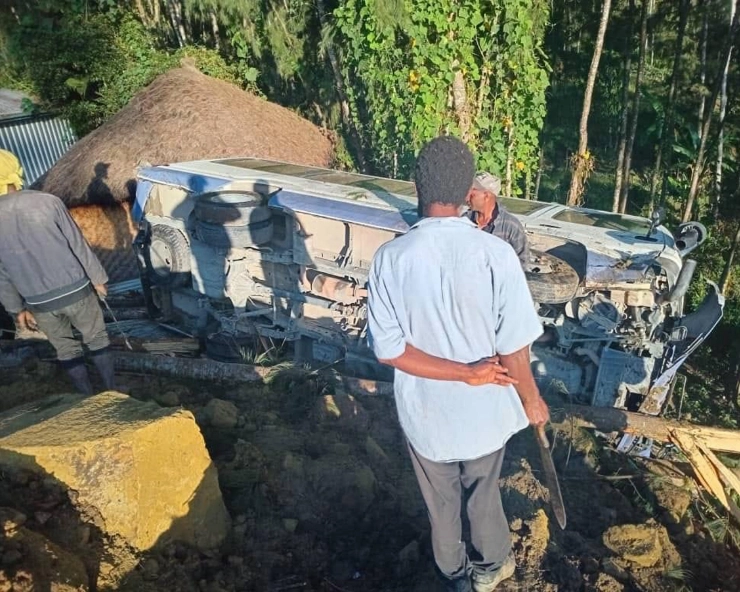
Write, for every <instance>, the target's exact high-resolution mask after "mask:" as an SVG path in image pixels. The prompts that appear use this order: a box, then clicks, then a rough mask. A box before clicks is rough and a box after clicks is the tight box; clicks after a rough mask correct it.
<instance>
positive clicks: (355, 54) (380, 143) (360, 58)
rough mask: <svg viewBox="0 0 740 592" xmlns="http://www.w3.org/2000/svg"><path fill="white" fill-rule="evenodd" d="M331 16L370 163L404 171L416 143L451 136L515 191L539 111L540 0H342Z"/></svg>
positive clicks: (528, 162) (530, 159) (544, 6)
mask: <svg viewBox="0 0 740 592" xmlns="http://www.w3.org/2000/svg"><path fill="white" fill-rule="evenodd" d="M334 15H335V17H336V21H337V31H338V33H339V35H340V36H341V44H339V45H341V47H342V64H343V68H344V75H345V80H346V85H347V89H348V95H349V98H350V102H351V104H352V111H353V114H354V116H355V117H356V118H357V122H358V123H357V126H358V128H360V129H363V130H365V134H366V141H367V147H368V155H369V159H370V161H371V162H372V164H373V168H374V170H376V171H378V172H383V173H386V174H390V175H394V176H395V175H403V176H406V175H408V173H409V171H410V166H411V164H412V162H413V158H414V154H415V152H416V150H417V149H418V147H419V146H420V145H421V144H422V143H423V142H425V141H426V140H428V139H430V138H432V137H434V136H436V135H437V134H439V133H442V132H446V133H454V134H458V135H460V136H461V137H463V138H464V139H465V140H466V141H467V142H468V143H469V144H470V145H471V147H473V148H474V149H475V152H476V154H477V155H478V159H479V166H480V167H481V168H485V169H487V170H490V171H492V172H494V173H496V174H498V175H501V176H502V178H503V179H504V181H505V187H506V191H507V192H508V193H510V194H516V193H520V192H521V190H522V187H523V185H524V184H525V183H527V180H528V179H529V178H530V176H529V172H530V171H532V170H535V169H536V166H537V161H538V145H539V132H540V129H541V126H542V122H543V119H544V116H545V90H546V88H547V85H548V67H547V62H546V59H545V56H544V54H543V51H542V42H543V36H544V31H545V25H546V23H547V18H548V3H547V2H545V1H542V0H536V1H534V2H533V1H531V0H467V1H465V2H451V1H449V0H422V1H420V2H410V1H408V0H406V1H397V0H380V1H378V0H347V1H346V2H341V3H340V4H339V6H338V7H337V9H336V10H335V12H334Z"/></svg>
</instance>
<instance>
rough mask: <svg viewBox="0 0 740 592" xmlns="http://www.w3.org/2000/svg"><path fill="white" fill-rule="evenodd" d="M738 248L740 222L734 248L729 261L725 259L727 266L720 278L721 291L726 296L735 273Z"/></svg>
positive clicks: (729, 254) (728, 258)
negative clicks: (734, 267)
mask: <svg viewBox="0 0 740 592" xmlns="http://www.w3.org/2000/svg"><path fill="white" fill-rule="evenodd" d="M738 248H740V222H738V225H737V231H736V232H735V238H734V239H733V241H732V246H731V247H730V250H729V252H728V253H727V259H725V265H724V267H723V268H722V275H721V276H720V278H719V291H720V292H721V293H722V294H726V293H727V289H728V288H729V287H730V278H731V277H732V271H733V267H732V266H733V264H734V263H735V257H736V255H737V251H738Z"/></svg>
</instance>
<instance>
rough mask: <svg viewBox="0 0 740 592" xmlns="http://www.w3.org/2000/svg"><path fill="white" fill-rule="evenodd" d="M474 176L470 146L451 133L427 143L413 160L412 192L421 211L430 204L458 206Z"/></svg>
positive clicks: (463, 200)
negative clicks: (414, 165)
mask: <svg viewBox="0 0 740 592" xmlns="http://www.w3.org/2000/svg"><path fill="white" fill-rule="evenodd" d="M474 176H475V159H474V158H473V154H472V153H471V152H470V149H469V148H468V147H467V146H466V145H465V144H464V143H463V142H461V141H460V140H458V139H457V138H454V137H452V136H439V137H437V138H434V140H432V141H431V142H428V143H427V144H426V145H425V146H424V147H423V148H422V149H421V151H420V152H419V156H418V157H417V159H416V172H415V174H414V180H415V182H416V195H417V196H418V198H419V209H420V211H421V212H424V211H425V210H426V209H427V208H428V207H429V206H430V205H431V204H433V203H439V204H446V205H455V206H462V205H463V204H464V203H465V198H466V196H467V195H468V191H470V188H471V187H472V185H473V177H474Z"/></svg>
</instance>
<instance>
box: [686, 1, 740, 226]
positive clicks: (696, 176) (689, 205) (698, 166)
mask: <svg viewBox="0 0 740 592" xmlns="http://www.w3.org/2000/svg"><path fill="white" fill-rule="evenodd" d="M732 2H733V18H732V23H731V25H730V34H729V35H728V37H727V42H726V43H725V47H724V50H723V52H722V59H721V60H720V64H722V66H723V70H722V72H720V73H719V75H718V76H717V80H716V81H715V83H714V85H713V86H714V88H713V89H712V96H711V97H710V99H709V102H708V103H707V110H706V113H705V115H704V121H703V123H702V126H701V127H702V131H701V140H700V141H699V151H698V152H697V154H696V159H695V160H694V166H693V168H692V170H691V184H690V185H689V194H688V196H687V197H686V207H685V208H684V211H683V216H682V217H681V221H682V222H688V221H689V220H691V215H692V213H693V210H694V202H695V201H696V195H697V193H698V192H699V181H700V180H701V176H702V174H703V173H704V164H705V162H704V156H705V153H706V149H707V141H708V138H709V130H710V129H711V126H712V115H713V112H714V106H715V104H716V103H717V97H718V96H719V93H720V90H721V88H722V81H723V80H725V76H724V72H725V70H724V69H725V68H726V67H728V66H727V64H729V62H730V58H731V56H732V48H733V44H734V42H735V35H736V34H737V28H738V21H737V14H738V13H737V5H738V4H739V3H740V0H732Z"/></svg>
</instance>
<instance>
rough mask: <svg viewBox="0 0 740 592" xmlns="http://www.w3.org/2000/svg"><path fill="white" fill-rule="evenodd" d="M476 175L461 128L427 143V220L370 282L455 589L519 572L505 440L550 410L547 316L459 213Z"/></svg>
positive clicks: (466, 590) (513, 269) (437, 544)
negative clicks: (466, 533) (536, 370)
mask: <svg viewBox="0 0 740 592" xmlns="http://www.w3.org/2000/svg"><path fill="white" fill-rule="evenodd" d="M474 175H475V163H474V159H473V155H472V154H471V152H470V150H468V148H467V146H465V144H463V143H462V142H460V141H459V140H457V139H456V138H452V137H448V136H443V137H439V138H436V139H435V140H432V141H431V142H429V143H428V144H427V145H426V146H424V148H423V149H422V150H421V152H420V153H419V157H418V160H417V163H416V175H415V177H416V178H415V181H416V188H417V195H418V198H419V209H420V213H421V215H422V219H421V220H420V221H419V222H418V223H417V224H415V225H414V226H413V227H412V228H411V229H410V230H409V232H408V233H406V234H405V235H404V236H401V237H399V238H397V239H395V240H393V241H391V242H390V243H387V244H385V245H383V246H382V247H381V248H380V249H379V250H378V252H377V253H376V255H375V258H374V259H373V263H372V266H371V270H370V277H369V280H368V291H369V306H368V308H369V312H368V321H369V329H370V331H369V333H370V341H371V344H372V347H373V350H374V352H375V355H376V356H377V358H378V359H379V360H380V361H381V362H383V363H385V364H388V365H390V366H392V367H394V368H395V380H394V391H395V398H396V405H397V408H398V416H399V420H400V422H401V426H402V428H403V431H404V433H405V435H406V438H407V440H408V445H409V451H410V453H411V460H412V463H413V466H414V470H415V472H416V476H417V478H418V481H419V485H420V488H421V492H422V495H423V497H424V501H425V502H426V505H427V509H428V510H429V517H430V521H431V525H432V544H433V549H434V557H435V561H436V563H437V566H438V567H439V569H440V571H441V572H442V575H443V576H444V578H445V580H446V582H447V585H448V589H449V590H451V591H454V592H470V591H471V590H475V592H488V591H490V590H493V589H494V588H495V587H496V586H497V585H498V583H499V582H501V581H502V580H504V579H506V578H509V577H511V576H512V575H513V573H514V568H515V565H514V560H513V557H512V556H511V541H510V536H509V528H508V524H507V521H506V517H505V515H504V512H503V508H502V506H501V496H500V492H499V488H498V477H499V473H500V470H501V464H502V461H503V455H504V446H505V444H506V442H507V440H508V439H509V438H510V437H511V436H512V435H514V434H515V433H517V432H518V431H520V430H522V429H524V428H525V427H527V425H529V424H530V423H531V424H534V425H540V424H544V423H545V422H546V421H547V420H548V418H549V415H548V410H547V405H546V404H545V402H544V401H543V400H542V398H541V397H540V394H539V391H538V390H537V387H536V385H535V382H534V378H533V376H532V372H531V369H530V361H529V348H530V345H531V343H532V342H533V341H534V340H535V339H536V338H537V337H539V336H540V335H541V333H542V326H541V325H540V322H539V319H538V318H537V314H536V312H535V309H534V305H533V303H532V297H531V295H530V293H529V289H528V288H527V283H526V280H525V278H524V273H523V271H522V268H521V265H520V263H519V260H518V259H517V256H516V254H515V253H514V250H513V249H512V248H511V246H510V245H508V244H506V243H505V242H504V241H502V240H501V239H499V238H497V237H495V236H493V235H490V234H488V233H485V232H480V231H479V230H478V228H477V227H476V225H475V224H474V223H473V222H471V221H470V220H469V219H467V218H465V217H460V212H461V210H462V208H463V206H464V205H465V203H466V198H467V197H468V193H469V192H470V190H471V187H472V185H473V177H474ZM465 493H467V505H466V510H467V515H468V518H469V520H470V529H471V543H472V547H473V549H471V551H474V553H470V554H469V553H468V550H466V545H465V543H464V542H463V541H462V521H461V508H462V501H463V498H464V494H465ZM471 557H472V558H473V559H471Z"/></svg>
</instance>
